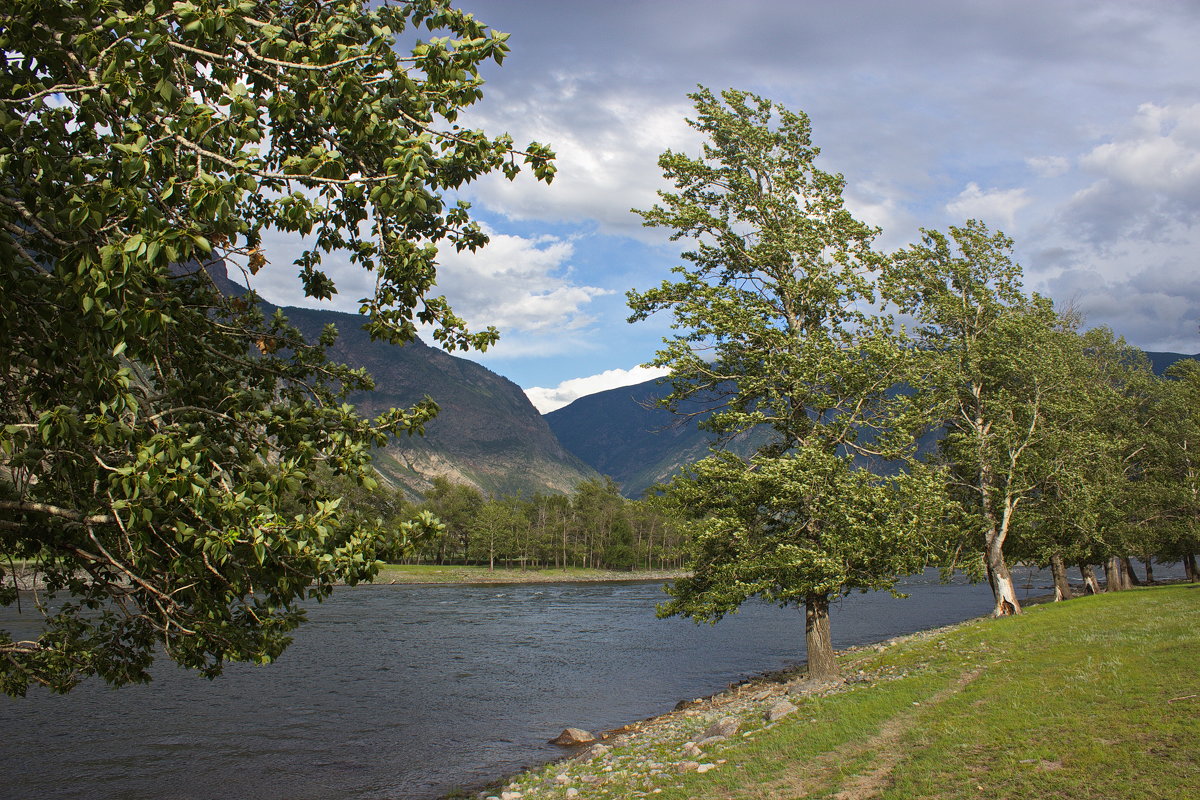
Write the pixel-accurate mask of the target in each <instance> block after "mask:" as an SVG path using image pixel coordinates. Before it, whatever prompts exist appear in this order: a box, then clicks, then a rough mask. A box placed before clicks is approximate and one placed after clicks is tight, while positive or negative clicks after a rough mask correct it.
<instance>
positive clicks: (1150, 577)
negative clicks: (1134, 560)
mask: <svg viewBox="0 0 1200 800" xmlns="http://www.w3.org/2000/svg"><path fill="white" fill-rule="evenodd" d="M1153 560H1154V558H1153V556H1149V557H1147V558H1146V560H1145V561H1144V562H1143V563H1144V564H1145V565H1146V585H1147V586H1153V585H1154V565H1153V564H1152V563H1151V562H1152V561H1153Z"/></svg>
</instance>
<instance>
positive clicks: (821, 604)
mask: <svg viewBox="0 0 1200 800" xmlns="http://www.w3.org/2000/svg"><path fill="white" fill-rule="evenodd" d="M804 643H805V646H806V647H807V649H808V677H810V678H817V679H826V678H836V677H837V676H838V665H837V659H836V658H834V655H833V639H831V638H830V636H829V597H828V596H826V595H823V594H813V595H809V596H808V597H806V598H805V600H804Z"/></svg>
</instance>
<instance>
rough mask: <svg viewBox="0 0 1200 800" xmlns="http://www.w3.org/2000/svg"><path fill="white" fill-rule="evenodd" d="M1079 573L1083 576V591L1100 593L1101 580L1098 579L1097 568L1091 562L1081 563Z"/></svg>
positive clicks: (1085, 592)
mask: <svg viewBox="0 0 1200 800" xmlns="http://www.w3.org/2000/svg"><path fill="white" fill-rule="evenodd" d="M1079 574H1080V575H1081V576H1083V593H1084V594H1100V582H1099V581H1097V580H1096V570H1094V569H1092V565H1091V564H1080V565H1079Z"/></svg>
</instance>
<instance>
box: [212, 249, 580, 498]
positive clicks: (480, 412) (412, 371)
mask: <svg viewBox="0 0 1200 800" xmlns="http://www.w3.org/2000/svg"><path fill="white" fill-rule="evenodd" d="M209 271H210V273H211V274H212V275H213V279H214V280H215V281H216V282H217V285H218V287H220V288H221V290H222V291H225V292H227V293H231V294H241V293H244V292H245V290H244V289H243V288H242V287H240V286H238V285H237V284H236V283H234V282H232V281H230V280H229V278H228V275H227V274H226V271H225V266H224V264H219V265H214V266H211V267H209ZM283 311H284V313H285V314H286V315H287V317H288V320H289V321H290V322H291V323H292V324H293V325H295V326H296V327H297V328H299V329H300V330H301V331H302V332H303V333H304V335H305V337H306V338H308V339H310V340H314V339H315V338H316V337H317V336H319V335H320V333H321V331H322V330H323V329H324V328H325V326H326V325H328V324H330V323H332V324H334V325H335V326H336V327H337V330H338V334H339V335H338V339H337V342H336V344H335V345H334V346H333V347H332V348H330V351H329V356H330V358H331V359H332V360H335V361H340V362H344V363H346V364H350V365H353V366H356V367H365V368H366V370H367V372H369V373H370V374H371V375H372V376H373V377H374V379H375V387H376V388H375V390H374V391H372V392H365V393H360V394H358V395H356V396H354V397H352V398H351V401H352V402H353V403H354V404H355V405H356V406H357V407H358V408H359V409H360V411H362V413H364V414H373V413H378V412H380V411H383V410H385V409H387V408H392V407H407V406H411V405H412V404H413V403H416V402H417V401H419V400H421V399H423V398H424V397H425V396H427V395H428V396H429V397H432V398H433V399H434V401H436V402H437V404H438V405H439V406H440V407H441V412H440V413H439V414H438V416H437V418H436V419H434V420H433V421H432V422H430V423H429V424H428V425H427V426H426V428H425V436H423V437H420V436H414V437H406V438H403V439H400V440H395V441H393V442H392V443H391V444H389V445H388V446H387V447H386V448H384V449H383V450H381V451H379V452H377V453H376V456H375V466H376V468H377V469H378V470H379V471H380V473H381V474H382V475H383V476H384V478H385V479H387V480H389V481H391V482H392V483H394V484H395V485H397V486H400V487H402V488H404V489H405V491H406V492H407V493H409V494H410V495H413V496H417V495H420V494H422V493H423V492H424V491H425V490H427V489H428V488H429V487H430V486H431V485H432V480H433V478H434V477H436V476H443V477H446V478H449V479H450V480H452V481H455V482H458V483H465V484H468V485H471V486H474V487H476V488H478V489H480V490H481V491H484V492H486V493H489V494H497V495H506V494H515V493H517V492H521V493H524V494H532V493H533V492H539V491H552V492H569V491H571V489H573V488H574V486H575V485H576V484H577V483H579V482H580V481H582V480H585V479H587V478H594V477H596V473H595V472H594V471H593V470H592V469H590V468H589V467H588V466H587V465H586V464H584V463H583V462H582V461H580V460H579V459H578V458H577V457H576V456H574V455H572V454H571V453H570V452H569V451H568V450H567V449H565V448H564V447H563V446H562V445H561V444H559V442H558V440H557V439H556V438H555V436H554V434H553V433H552V432H551V431H550V427H549V426H548V425H547V424H546V421H545V419H543V418H542V416H541V415H540V414H538V412H537V409H535V408H534V407H533V405H532V404H531V403H530V402H529V400H528V398H526V397H525V393H524V392H523V391H522V390H521V387H519V386H517V385H516V384H515V383H513V382H512V381H510V380H508V379H507V378H505V377H503V376H500V375H497V374H496V373H494V372H492V371H491V370H489V369H487V368H486V367H482V366H480V365H479V364H476V363H475V362H473V361H468V360H466V359H463V358H457V357H455V356H452V355H450V354H449V353H446V352H445V351H443V350H440V349H437V348H434V347H430V346H428V345H426V344H425V343H424V342H421V341H420V340H414V341H412V342H409V343H408V344H406V345H404V346H402V347H397V346H395V345H391V344H387V343H385V342H375V341H372V340H371V337H370V336H369V335H367V333H366V331H364V330H363V329H362V323H363V319H362V318H361V317H359V316H357V315H355V314H345V313H341V312H337V311H324V310H315V309H307V308H295V307H290V306H289V307H284V308H283Z"/></svg>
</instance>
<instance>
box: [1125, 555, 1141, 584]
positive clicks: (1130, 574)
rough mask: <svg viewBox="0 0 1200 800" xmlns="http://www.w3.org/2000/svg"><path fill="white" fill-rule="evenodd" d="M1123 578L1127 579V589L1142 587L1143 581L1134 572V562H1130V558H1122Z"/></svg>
mask: <svg viewBox="0 0 1200 800" xmlns="http://www.w3.org/2000/svg"><path fill="white" fill-rule="evenodd" d="M1121 577H1122V578H1124V579H1125V588H1126V589H1132V588H1133V587H1134V586H1141V585H1142V579H1141V578H1139V577H1138V576H1137V573H1136V572H1134V571H1133V562H1132V561H1130V560H1129V556H1122V557H1121Z"/></svg>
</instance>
